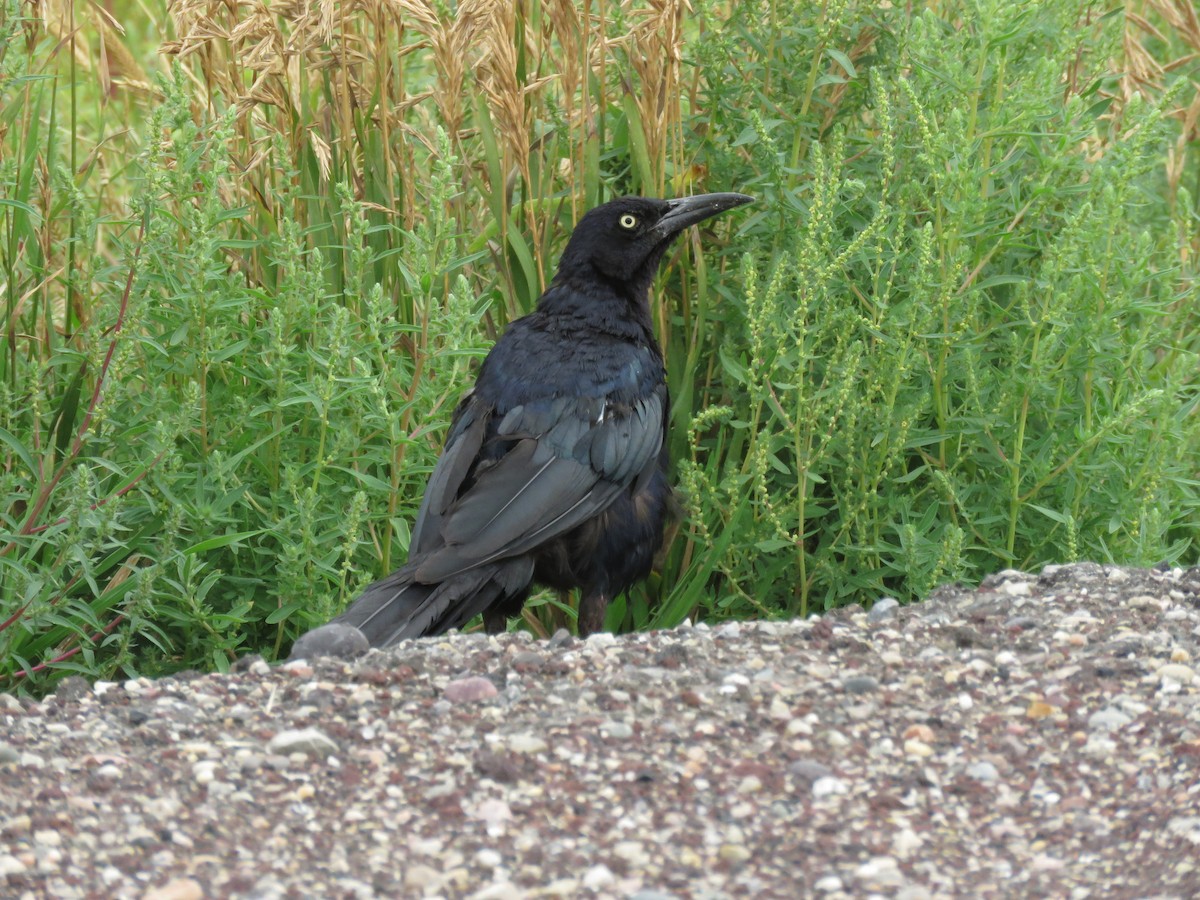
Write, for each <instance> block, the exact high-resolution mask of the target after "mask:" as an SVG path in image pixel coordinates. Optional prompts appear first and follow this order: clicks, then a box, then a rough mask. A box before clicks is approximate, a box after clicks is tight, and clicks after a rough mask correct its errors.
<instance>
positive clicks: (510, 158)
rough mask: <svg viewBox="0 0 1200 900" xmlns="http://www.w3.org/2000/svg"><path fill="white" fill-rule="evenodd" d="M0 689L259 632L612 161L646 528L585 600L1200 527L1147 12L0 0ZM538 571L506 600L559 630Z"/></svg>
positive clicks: (533, 274)
mask: <svg viewBox="0 0 1200 900" xmlns="http://www.w3.org/2000/svg"><path fill="white" fill-rule="evenodd" d="M3 3H4V5H3V12H2V13H0V297H2V298H3V299H2V303H3V319H2V320H0V329H2V334H3V342H2V345H0V517H2V518H0V688H6V689H9V688H12V687H13V686H14V685H15V686H18V687H21V686H24V687H25V688H33V687H36V686H37V685H43V686H44V685H46V684H48V683H52V681H53V679H54V678H55V677H57V676H59V675H61V674H63V673H65V672H81V673H84V674H86V675H88V676H91V677H114V676H115V675H117V674H120V673H125V674H132V673H134V672H138V673H150V674H153V673H156V672H162V671H166V670H173V669H180V668H185V667H197V668H211V667H216V668H223V667H226V666H228V665H229V664H230V662H231V661H232V660H233V659H235V658H236V657H237V656H238V655H240V654H242V653H245V652H250V651H261V652H263V653H265V654H266V655H267V656H268V657H276V656H278V655H280V654H281V653H282V652H285V651H286V650H287V648H288V646H289V644H290V642H291V640H292V638H294V637H295V636H296V635H297V634H299V633H300V632H301V631H303V630H304V629H306V628H307V627H310V626H312V625H313V624H316V623H319V622H321V621H324V620H325V619H326V618H327V617H328V616H329V615H331V614H332V613H334V612H336V611H337V610H338V609H340V608H341V607H342V606H343V605H344V604H346V603H347V602H348V601H349V600H350V599H351V598H352V597H353V596H354V595H355V593H356V592H357V590H358V589H359V588H360V587H361V586H362V585H363V584H365V583H366V582H368V581H370V580H372V579H373V578H375V577H377V576H378V575H379V574H381V573H383V572H385V571H387V570H389V569H391V568H393V567H395V566H396V565H398V564H399V563H400V562H402V561H403V559H404V556H405V551H406V545H407V540H408V528H409V523H410V521H411V519H412V516H413V514H414V512H415V508H416V505H417V503H418V501H419V499H420V493H421V490H422V487H423V485H424V481H425V478H426V476H427V474H428V472H429V471H430V468H431V466H432V464H433V462H434V460H435V459H436V455H437V451H438V449H439V446H440V437H441V435H442V433H443V429H444V427H445V425H446V423H447V419H448V416H449V413H450V411H451V410H452V408H453V404H454V402H455V400H456V398H457V395H458V393H459V392H460V391H461V390H462V389H463V387H464V386H465V385H466V384H467V383H468V382H469V380H470V377H471V375H470V373H471V371H472V367H473V366H474V365H475V364H476V362H477V360H478V358H479V357H480V355H481V354H482V353H483V352H485V350H486V348H487V346H488V345H489V343H490V341H491V340H492V339H493V338H494V337H495V335H496V334H497V333H498V332H499V331H500V330H501V329H502V328H503V327H504V325H505V323H506V322H507V321H508V320H510V319H512V318H513V317H515V316H518V315H520V314H522V313H523V312H525V311H527V310H528V309H530V308H531V306H532V304H533V302H534V300H535V299H536V297H537V295H538V294H539V292H540V291H541V289H542V288H543V286H544V285H545V284H546V282H547V280H548V279H549V278H550V277H552V275H553V268H554V262H555V259H556V256H557V252H558V250H559V249H560V248H561V246H562V243H563V241H564V238H565V236H566V235H567V234H568V233H569V232H570V229H571V227H572V224H573V223H574V222H575V221H576V219H577V218H578V217H579V215H580V214H581V213H582V212H583V211H584V210H586V209H587V208H589V207H590V206H592V205H594V204H596V203H599V202H602V201H603V200H605V199H607V198H609V197H611V196H614V195H620V194H624V193H644V194H653V195H658V196H668V195H679V194H687V193H695V192H702V191H706V190H739V191H746V192H749V193H752V194H755V195H756V196H757V197H758V198H759V201H758V203H757V204H756V205H755V206H754V207H751V208H748V209H747V210H744V211H739V213H738V214H735V215H731V216H726V217H723V218H722V219H721V220H719V221H716V222H715V223H714V224H713V225H712V226H711V227H712V229H713V231H710V232H709V233H707V234H706V235H705V236H704V239H703V250H702V252H701V250H700V249H699V247H698V244H699V243H700V241H699V239H698V238H697V237H696V236H691V237H689V239H688V240H686V241H683V242H681V244H680V246H679V248H678V252H677V253H676V254H675V255H674V256H673V257H672V258H671V260H670V262H669V265H668V266H667V267H666V268H665V270H664V273H663V275H662V276H661V279H660V284H659V289H658V290H657V291H656V300H655V302H656V307H655V309H656V314H657V320H658V327H659V330H660V334H661V337H662V342H663V344H664V346H665V348H666V352H667V356H668V367H669V370H670V379H671V385H670V386H671V391H672V397H673V399H674V406H673V410H672V425H673V432H672V438H671V450H672V453H673V457H674V459H675V460H676V467H677V476H678V480H679V483H680V486H681V489H682V493H683V497H684V502H685V514H684V517H683V519H682V520H681V521H680V522H679V523H678V525H677V526H676V527H674V528H673V529H672V532H671V535H670V540H669V544H668V547H667V549H666V552H665V554H664V557H663V560H662V564H661V569H660V572H659V573H658V574H656V576H655V577H653V578H651V579H650V580H649V582H648V583H647V584H645V585H644V586H642V587H640V588H638V589H636V590H635V591H633V592H632V593H631V595H630V596H629V597H628V598H626V599H625V600H622V601H621V602H618V603H616V604H614V608H613V609H612V611H611V615H610V625H611V626H613V627H617V628H623V629H629V628H647V627H654V626H663V625H665V626H669V625H672V624H674V623H677V622H679V621H680V620H681V619H683V618H684V617H686V616H691V615H695V616H699V617H703V618H709V619H714V618H723V617H738V616H780V615H797V614H806V613H811V612H815V611H820V610H823V609H827V608H830V607H833V606H837V605H841V604H846V603H851V602H870V601H872V600H873V599H875V598H877V597H878V596H880V595H882V594H891V595H895V596H897V597H899V598H901V599H902V600H906V601H907V600H913V599H916V598H919V597H920V596H922V594H924V593H925V592H927V591H929V590H930V589H931V588H932V587H934V586H935V585H937V584H938V583H941V582H945V581H949V580H956V579H958V580H964V581H973V580H977V579H978V578H980V577H981V576H982V575H984V574H986V573H988V572H989V571H993V570H997V569H1001V568H1005V567H1009V566H1012V567H1018V568H1036V567H1038V566H1040V565H1041V564H1043V563H1046V562H1052V561H1053V562H1066V561H1070V560H1076V559H1094V560H1100V561H1109V560H1111V561H1117V562H1121V563H1126V564H1156V563H1160V562H1167V563H1171V564H1194V563H1195V562H1196V560H1197V548H1198V546H1200V509H1198V503H1197V500H1198V496H1200V491H1198V488H1197V470H1198V461H1200V451H1198V448H1200V433H1198V431H1200V416H1198V415H1197V389H1198V386H1200V364H1198V363H1200V356H1198V351H1200V327H1198V324H1200V298H1198V291H1197V265H1196V259H1197V251H1198V250H1200V219H1198V209H1197V199H1196V198H1197V196H1198V194H1200V165H1197V149H1198V148H1197V127H1198V126H1197V122H1198V119H1200V91H1198V83H1197V82H1198V79H1197V73H1198V71H1200V57H1198V54H1200V25H1198V23H1197V19H1196V12H1195V9H1194V8H1193V6H1192V4H1191V3H1190V2H1188V0H1129V2H1128V3H1127V4H1126V5H1125V6H1122V5H1119V4H1118V5H1113V4H1111V3H1109V4H1106V3H1097V2H1091V0H1037V2H1030V3H1019V4H1018V3H1011V2H1008V0H940V2H928V3H920V2H910V3H907V4H905V3H888V2H867V0H827V2H823V3H789V2H782V0H757V2H750V0H690V2H689V0H639V2H633V0H627V2H618V0H591V2H587V3H582V4H581V3H577V2H567V0H545V2H539V0H461V2H458V3H454V2H449V0H446V2H443V0H362V2H359V3H354V4H350V3H333V2H332V0H272V2H269V3H264V2H257V0H256V2H237V0H235V2H224V0H222V2H218V0H172V2H170V3H169V4H164V3H163V2H162V0H138V2H133V0H99V2H93V3H88V4H84V3H76V2H72V0H3ZM570 615H571V612H570V599H569V598H563V597H557V596H553V595H541V596H539V597H538V598H536V600H535V602H534V603H533V604H531V607H530V609H529V610H528V611H527V614H526V616H525V622H524V625H525V627H529V628H532V629H533V630H535V631H537V632H538V633H544V632H545V631H546V630H548V629H550V628H553V627H555V625H556V624H557V623H558V622H560V621H564V620H569V619H570Z"/></svg>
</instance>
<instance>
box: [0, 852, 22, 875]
mask: <svg viewBox="0 0 1200 900" xmlns="http://www.w3.org/2000/svg"><path fill="white" fill-rule="evenodd" d="M28 870H29V867H28V866H26V865H25V863H23V862H21V861H20V860H19V859H17V858H16V857H15V856H13V855H12V854H11V853H0V877H7V876H9V875H24V874H25V873H26V872H27V871H28Z"/></svg>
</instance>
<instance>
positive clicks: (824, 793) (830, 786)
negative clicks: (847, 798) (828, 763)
mask: <svg viewBox="0 0 1200 900" xmlns="http://www.w3.org/2000/svg"><path fill="white" fill-rule="evenodd" d="M849 790H850V789H849V788H848V787H847V786H846V782H844V781H842V779H840V778H838V777H837V776H836V775H826V776H824V777H822V778H818V779H817V780H816V781H814V782H813V785H812V793H813V798H814V799H816V800H822V799H824V798H825V797H832V796H834V795H835V794H845V793H846V792H847V791H849Z"/></svg>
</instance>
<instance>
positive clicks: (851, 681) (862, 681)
mask: <svg viewBox="0 0 1200 900" xmlns="http://www.w3.org/2000/svg"><path fill="white" fill-rule="evenodd" d="M842 687H843V688H844V689H845V690H846V691H847V692H848V693H851V694H869V693H871V692H873V691H877V690H879V679H878V678H875V677H874V676H872V675H851V676H850V677H849V678H847V679H845V680H844V681H843V682H842Z"/></svg>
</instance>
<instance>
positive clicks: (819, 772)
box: [787, 759, 833, 785]
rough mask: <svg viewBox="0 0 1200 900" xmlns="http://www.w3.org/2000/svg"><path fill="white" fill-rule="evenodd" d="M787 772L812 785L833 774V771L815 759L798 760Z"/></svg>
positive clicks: (789, 766) (791, 764) (790, 765)
mask: <svg viewBox="0 0 1200 900" xmlns="http://www.w3.org/2000/svg"><path fill="white" fill-rule="evenodd" d="M787 770H788V772H790V773H791V774H792V775H794V776H796V778H799V779H800V780H802V781H806V782H808V783H809V784H810V785H811V784H812V783H813V782H815V781H816V780H817V779H818V778H826V777H828V776H830V775H832V774H833V769H831V768H829V766H827V765H825V764H824V763H819V762H817V761H816V760H813V759H798V760H796V761H795V762H794V763H790V764H789V765H788V767H787Z"/></svg>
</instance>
